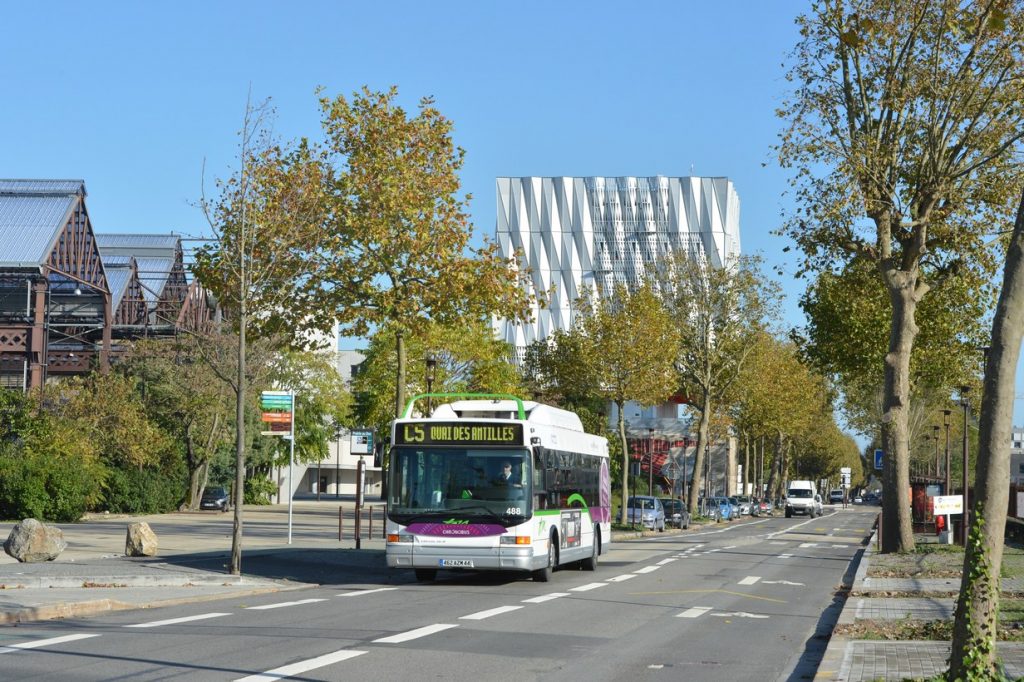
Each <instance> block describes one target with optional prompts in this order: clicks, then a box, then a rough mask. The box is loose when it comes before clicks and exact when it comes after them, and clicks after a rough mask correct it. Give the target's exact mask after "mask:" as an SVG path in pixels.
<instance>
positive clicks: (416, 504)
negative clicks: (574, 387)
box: [386, 394, 611, 582]
mask: <svg viewBox="0 0 1024 682" xmlns="http://www.w3.org/2000/svg"><path fill="white" fill-rule="evenodd" d="M428 397H430V398H439V399H442V400H451V399H452V398H463V399H459V400H455V401H454V402H448V403H445V404H442V405H440V406H438V407H437V408H436V409H435V410H434V411H433V413H432V414H430V415H429V416H427V417H422V418H416V417H412V416H410V415H412V413H413V411H412V410H413V405H414V403H415V402H416V401H417V400H422V399H425V398H428ZM387 502H388V506H387V509H388V520H387V551H386V555H387V562H388V566H389V567H391V568H411V569H413V570H414V571H415V572H416V578H417V579H418V580H422V581H429V580H433V579H434V578H435V577H436V575H437V571H438V570H439V569H468V570H501V571H528V572H530V573H531V574H532V575H533V579H534V580H537V581H541V582H546V581H548V580H550V579H551V573H552V571H553V570H554V569H555V568H557V567H558V566H560V565H564V564H568V563H570V562H579V564H580V565H581V566H582V567H583V568H584V569H585V570H590V571H592V570H594V569H595V568H596V567H597V563H598V557H599V556H600V555H601V554H603V553H604V552H606V551H607V548H608V542H609V540H610V539H611V477H610V474H609V471H608V441H607V440H605V439H604V438H602V437H601V436H595V435H592V434H589V433H585V432H584V431H583V424H582V423H581V422H580V419H579V417H578V416H577V415H576V414H575V413H573V412H569V411H567V410H562V409H559V408H557V407H551V406H549V405H542V404H540V403H535V402H530V401H524V400H521V399H519V398H516V397H513V396H504V395H499V396H495V395H476V394H457V395H452V394H444V395H443V394H433V395H429V396H428V395H427V394H424V395H420V396H416V397H415V398H413V399H412V400H410V401H409V404H408V406H407V407H406V409H405V413H404V416H403V417H402V418H401V419H396V420H395V421H394V423H393V425H392V431H391V455H390V465H389V467H388V500H387Z"/></svg>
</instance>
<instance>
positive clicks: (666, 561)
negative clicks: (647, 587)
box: [658, 557, 677, 566]
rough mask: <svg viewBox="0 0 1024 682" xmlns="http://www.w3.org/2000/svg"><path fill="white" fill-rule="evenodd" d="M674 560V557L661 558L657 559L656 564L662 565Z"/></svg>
mask: <svg viewBox="0 0 1024 682" xmlns="http://www.w3.org/2000/svg"><path fill="white" fill-rule="evenodd" d="M676 560H677V559H676V557H669V558H668V559H662V560H661V561H659V562H658V565H659V566H664V565H665V564H670V563H672V562H673V561H676Z"/></svg>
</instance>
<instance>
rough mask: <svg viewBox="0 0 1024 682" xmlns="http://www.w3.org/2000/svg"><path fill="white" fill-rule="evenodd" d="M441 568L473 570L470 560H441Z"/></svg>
mask: <svg viewBox="0 0 1024 682" xmlns="http://www.w3.org/2000/svg"><path fill="white" fill-rule="evenodd" d="M441 568H473V561H472V560H470V559H441Z"/></svg>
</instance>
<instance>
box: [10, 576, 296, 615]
mask: <svg viewBox="0 0 1024 682" xmlns="http://www.w3.org/2000/svg"><path fill="white" fill-rule="evenodd" d="M311 587H316V585H310V584H307V583H296V584H294V585H266V586H263V587H252V588H249V589H244V590H234V591H232V592H230V593H224V592H219V593H216V594H197V595H195V596H191V597H174V598H171V599H155V600H151V601H145V602H126V601H121V600H118V599H93V600H88V601H79V602H65V603H62V604H48V605H46V606H39V607H34V608H23V609H17V610H13V611H5V612H0V625H10V624H14V623H30V622H34V621H42V620H56V619H63V618H80V617H85V616H95V615H97V614H101V613H108V612H112V611H130V610H133V609H153V608H159V607H162V606H179V605H181V604H195V603H199V602H207V601H219V600H223V599H232V598H234V597H251V596H253V595H259V594H270V593H273V592H293V591H296V590H305V589H309V588H311Z"/></svg>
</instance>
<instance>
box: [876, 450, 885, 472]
mask: <svg viewBox="0 0 1024 682" xmlns="http://www.w3.org/2000/svg"><path fill="white" fill-rule="evenodd" d="M884 456H885V450H881V449H879V450H875V468H876V469H879V470H881V468H882V457H884Z"/></svg>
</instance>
